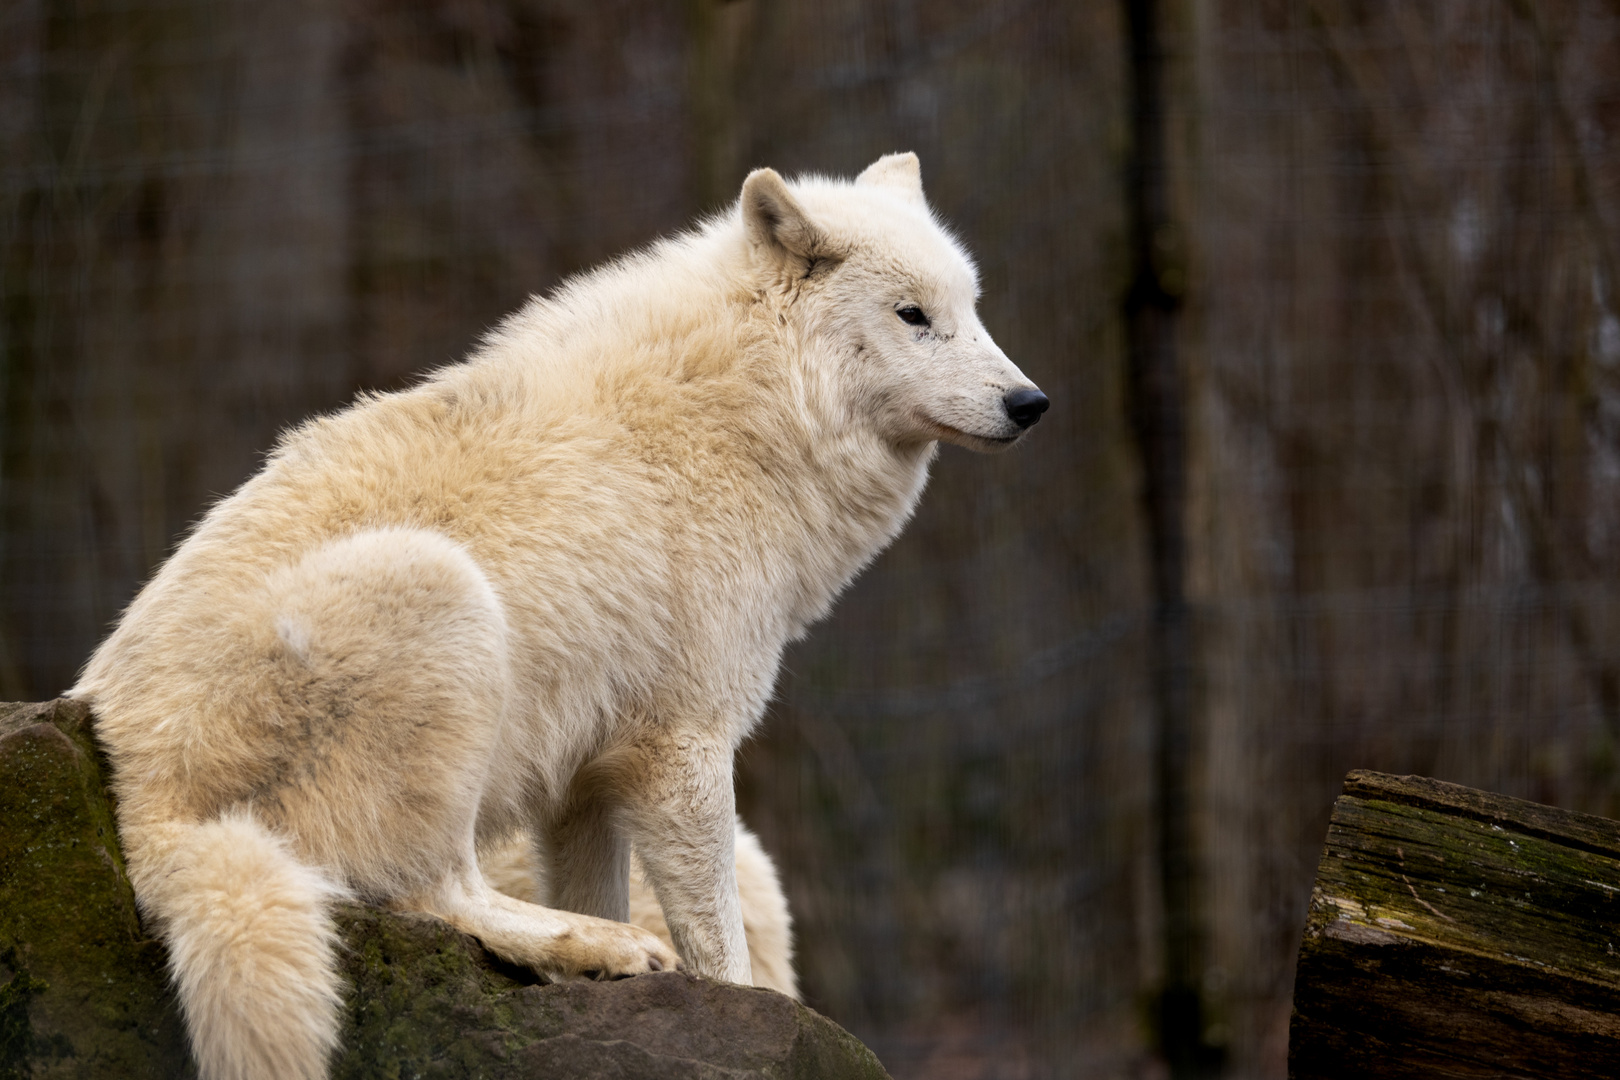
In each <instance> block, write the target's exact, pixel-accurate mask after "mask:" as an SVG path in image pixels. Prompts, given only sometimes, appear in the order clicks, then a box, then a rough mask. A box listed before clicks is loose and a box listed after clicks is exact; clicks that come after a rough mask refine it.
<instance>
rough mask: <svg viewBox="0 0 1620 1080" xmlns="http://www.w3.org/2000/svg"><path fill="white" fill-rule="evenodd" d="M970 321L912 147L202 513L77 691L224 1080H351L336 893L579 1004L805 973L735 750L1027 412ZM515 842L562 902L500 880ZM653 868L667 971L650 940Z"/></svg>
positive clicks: (286, 445) (202, 1058)
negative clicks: (781, 960)
mask: <svg viewBox="0 0 1620 1080" xmlns="http://www.w3.org/2000/svg"><path fill="white" fill-rule="evenodd" d="M975 294H976V284H975V276H974V270H973V267H972V264H971V263H970V262H969V260H968V258H967V256H966V255H965V254H964V253H963V252H962V250H961V248H960V247H959V246H958V245H957V244H956V243H955V242H954V241H953V240H952V239H951V238H950V236H949V235H947V234H946V233H945V232H944V231H943V230H942V229H941V228H940V227H939V225H938V224H937V223H936V221H935V220H934V218H933V217H932V215H931V214H930V212H929V210H928V208H927V205H926V203H925V202H924V200H923V195H922V186H921V182H920V180H919V178H918V171H917V163H916V158H915V157H913V156H911V155H893V156H890V157H888V158H884V159H882V160H881V161H879V162H878V163H877V164H875V165H874V166H873V167H872V168H871V169H869V170H867V172H866V173H864V174H863V175H862V177H861V178H859V179H858V180H857V181H855V182H854V183H849V182H840V181H834V180H825V179H819V178H809V179H804V180H800V181H797V182H796V183H793V184H788V183H786V182H784V181H783V180H782V179H781V178H780V177H779V176H777V175H776V174H775V173H774V172H771V171H770V170H768V169H765V170H759V171H757V172H755V173H754V174H752V175H750V176H749V178H748V180H747V182H746V183H745V184H744V185H743V190H742V196H741V198H740V199H739V200H738V204H737V206H736V207H735V208H734V209H733V210H732V212H730V213H729V214H726V215H724V216H722V217H720V218H718V219H716V220H713V221H710V222H708V223H706V224H705V225H703V226H702V227H700V228H699V229H698V230H697V231H695V232H692V233H689V234H687V235H684V236H681V237H677V238H675V239H673V240H668V241H664V242H661V243H659V244H657V245H655V246H653V247H652V248H651V249H649V250H648V251H646V252H643V253H641V254H637V255H633V256H631V257H628V258H626V259H624V260H622V261H620V262H617V263H614V264H612V265H610V266H608V267H605V268H604V269H601V270H598V271H596V272H594V273H591V274H587V275H585V276H583V277H580V278H577V279H575V280H573V281H572V282H570V283H569V284H567V285H565V286H564V287H563V288H561V289H560V290H559V291H558V292H557V293H556V294H555V295H554V296H551V297H549V298H545V299H538V298H537V299H535V300H533V301H531V302H530V303H529V304H528V305H527V306H526V307H524V308H523V309H522V310H521V311H519V312H518V313H517V314H515V315H514V316H512V317H511V318H510V319H508V320H507V321H506V322H505V323H504V324H503V325H501V326H500V327H499V328H498V329H497V330H495V331H494V332H493V333H491V334H490V335H489V337H488V338H487V339H486V340H485V341H484V342H483V344H482V346H481V347H480V348H479V349H478V350H477V351H476V352H475V353H474V355H473V356H472V357H471V358H470V359H469V360H468V361H467V362H466V363H464V364H460V365H456V366H453V367H449V368H446V369H444V370H441V371H439V372H437V373H436V374H434V375H433V376H432V377H431V378H429V379H428V380H427V381H426V382H424V383H423V384H422V385H420V386H418V387H416V388H415V389H412V390H408V391H405V392H402V393H397V394H390V395H386V396H371V397H367V398H365V399H363V400H362V401H360V402H358V403H357V404H355V405H354V406H353V407H351V408H349V409H347V410H345V411H343V412H341V413H338V414H336V415H333V416H328V417H323V418H319V419H316V420H312V421H310V422H308V423H306V424H304V425H303V426H302V427H300V428H298V429H297V430H295V431H293V432H291V433H289V434H288V435H287V436H286V437H285V438H284V439H283V440H282V442H281V444H280V445H279V446H278V447H277V449H276V451H275V453H274V454H273V455H271V457H270V459H269V461H268V463H267V464H266V466H265V468H264V470H263V471H262V472H260V473H259V474H258V475H257V476H255V477H254V478H253V479H251V480H249V481H248V482H247V483H246V484H244V485H243V486H242V487H241V489H239V490H238V491H237V492H236V493H235V494H233V495H232V496H230V497H229V498H227V499H225V500H224V501H222V502H220V503H219V504H218V505H217V506H215V507H214V508H213V509H212V510H211V511H210V512H209V514H208V515H207V516H206V517H205V518H204V519H203V521H202V522H201V524H199V525H198V527H197V529H196V531H195V532H194V533H193V534H192V535H191V537H190V538H189V539H188V540H187V541H186V542H185V543H184V544H183V545H182V546H181V547H180V549H179V550H178V551H177V552H176V553H175V555H174V557H173V558H171V559H170V560H169V561H168V563H167V564H166V565H164V566H163V568H162V569H161V570H159V572H158V573H157V575H156V576H155V577H154V578H153V580H152V581H151V582H150V583H149V584H148V585H147V586H146V588H145V589H144V590H142V592H141V594H140V595H139V596H138V597H136V599H135V601H134V603H133V604H131V605H130V608H129V610H128V611H127V612H126V613H125V615H124V618H123V620H122V622H121V623H120V625H119V626H118V627H117V629H116V630H115V631H114V632H113V634H112V635H111V637H109V638H108V640H107V641H106V642H105V643H104V644H103V645H102V646H101V647H100V648H99V649H98V650H97V651H96V653H95V655H94V656H93V657H92V658H91V660H90V662H89V664H88V665H87V667H86V669H85V671H84V674H83V677H82V679H81V680H80V682H79V684H78V686H77V687H75V689H74V691H73V693H74V694H75V695H76V696H78V697H80V698H83V699H85V700H88V701H90V702H91V703H92V704H93V705H94V706H95V710H96V714H97V717H98V725H99V731H100V734H101V737H102V739H103V741H104V742H105V744H106V746H107V748H108V750H109V753H110V755H111V758H112V762H113V767H114V784H115V786H116V790H117V794H118V797H119V802H118V814H119V828H120V833H121V836H122V838H123V842H124V847H125V852H126V855H127V857H128V860H129V865H130V867H131V872H132V876H133V879H134V883H135V889H136V895H137V897H138V898H139V900H140V902H141V904H142V906H143V910H144V911H145V912H146V913H147V915H148V916H149V918H150V919H151V920H152V922H153V925H154V926H155V927H156V928H157V929H158V931H159V932H160V933H161V934H163V935H164V937H165V938H166V939H167V940H168V942H169V945H170V950H171V956H172V963H173V967H174V972H175V977H176V980H177V982H178V984H179V987H180V992H181V996H182V1002H183V1006H184V1009H185V1013H186V1017H187V1021H188V1024H189V1026H190V1030H191V1036H192V1041H193V1045H194V1047H195V1049H196V1052H197V1057H198V1060H199V1063H200V1065H201V1069H202V1073H203V1076H204V1077H205V1078H207V1080H221V1078H242V1080H248V1078H253V1080H259V1078H268V1077H280V1078H309V1077H320V1076H324V1075H325V1072H326V1067H325V1060H326V1057H327V1055H328V1051H329V1049H330V1047H331V1046H332V1044H333V1040H334V1032H335V1030H336V1022H337V1021H336V1010H335V1006H334V1003H335V1002H336V1001H337V1000H338V999H339V997H340V993H341V986H340V984H339V981H338V979H337V977H336V976H335V974H334V964H333V948H334V946H333V943H332V930H331V923H330V920H329V918H328V916H327V914H326V911H327V907H328V905H329V903H330V902H331V900H332V899H333V898H334V897H336V896H338V895H343V894H348V895H353V896H357V897H359V898H362V899H366V900H369V901H371V902H376V903H383V904H388V905H392V906H394V907H396V908H399V909H403V910H414V911H422V912H428V913H431V914H435V915H438V916H441V917H442V918H444V919H446V920H447V921H449V922H450V923H452V924H453V925H455V926H457V927H460V928H462V929H464V930H466V931H467V932H469V933H472V934H474V935H476V936H478V937H479V938H480V939H481V940H482V941H483V943H484V944H485V946H486V947H488V948H489V949H490V950H492V951H493V952H495V953H497V954H498V955H500V956H502V957H504V958H506V959H507V960H509V961H512V962H515V963H520V964H527V965H530V966H532V967H533V968H534V969H535V970H537V971H539V972H541V973H542V974H544V975H547V976H549V977H551V978H558V979H567V978H582V977H596V978H603V977H616V976H620V975H629V974H634V973H637V972H642V971H648V970H657V969H659V968H662V967H668V966H671V965H674V964H676V963H677V962H678V961H679V960H684V962H685V964H686V966H687V967H688V968H690V969H693V970H696V971H697V972H699V973H701V974H704V975H708V976H712V977H716V978H722V979H729V980H732V981H736V982H747V981H749V980H750V979H751V978H752V977H755V976H757V975H761V974H763V975H764V976H765V977H768V978H779V976H777V975H771V974H770V973H756V972H753V971H751V963H750V959H749V948H748V942H747V939H746V933H745V929H744V920H743V915H742V910H743V907H742V903H741V902H740V900H739V895H738V885H737V877H738V874H737V866H738V858H737V855H738V850H739V847H741V849H742V850H743V851H744V861H746V857H747V856H746V852H747V848H748V845H747V842H746V841H745V842H743V843H742V844H741V845H739V842H738V840H737V832H736V825H735V819H734V811H733V798H732V778H731V767H732V757H733V753H734V751H735V749H736V747H737V745H738V743H739V742H740V740H741V739H742V738H743V737H744V736H745V735H746V734H747V733H748V731H749V730H750V728H751V727H752V726H753V725H754V723H755V722H756V721H757V720H758V718H759V716H760V714H761V712H762V711H763V709H764V706H765V702H766V699H767V697H768V696H769V694H770V692H771V686H772V683H773V681H774V679H775V676H776V671H777V666H778V662H779V658H780V655H781V651H782V649H783V647H784V645H785V644H786V643H787V642H788V641H789V640H791V639H793V638H794V637H796V636H798V635H800V634H802V633H803V632H804V630H805V628H806V627H807V626H808V625H809V624H810V623H811V622H813V621H814V620H816V619H818V618H820V617H821V616H822V615H823V614H824V613H825V612H826V611H827V609H828V606H829V605H830V604H831V602H832V600H833V598H834V597H835V596H836V595H837V593H838V592H839V590H841V589H842V588H843V587H844V586H845V585H846V584H847V583H848V582H849V580H850V579H851V578H852V577H853V576H854V575H855V574H856V573H857V572H858V571H859V570H860V569H861V567H863V566H864V565H865V564H866V563H867V562H868V561H869V560H870V559H871V558H872V557H873V556H874V555H875V554H876V553H877V552H878V551H879V550H881V549H882V548H883V547H884V546H885V545H886V544H887V543H888V542H889V541H890V540H891V539H892V538H893V537H894V536H895V534H896V533H897V532H898V531H899V530H900V528H901V526H902V525H903V524H904V522H905V521H906V519H907V518H908V517H909V516H910V514H911V512H912V510H913V508H914V507H915V505H916V502H917V499H918V497H919V496H920V494H921V492H922V488H923V484H924V482H925V480H926V478H927V472H928V466H929V463H930V462H931V461H932V459H933V457H934V453H935V446H936V440H938V439H941V438H945V439H951V440H953V441H956V442H960V443H962V444H964V445H967V446H971V447H976V448H979V449H995V448H998V447H1001V446H1006V445H1009V444H1010V443H1011V442H1013V441H1014V440H1016V438H1017V437H1018V436H1019V434H1020V430H1019V428H1018V426H1017V425H1016V424H1015V423H1013V422H1012V421H1011V420H1010V418H1009V417H1008V415H1007V412H1006V409H1005V407H1004V406H1003V402H1002V398H1003V395H1004V394H1005V393H1006V392H1007V391H1009V390H1012V389H1017V388H1026V387H1029V385H1030V384H1029V382H1028V380H1026V379H1025V378H1024V377H1023V376H1022V375H1021V374H1020V373H1019V371H1018V369H1017V368H1016V367H1014V366H1013V365H1012V364H1011V363H1010V362H1009V361H1008V360H1007V358H1006V357H1005V356H1004V355H1003V354H1002V353H1001V352H1000V350H998V349H997V348H996V346H995V344H994V343H993V342H992V341H991V340H990V337H989V335H988V334H986V333H985V331H984V329H983V328H982V327H981V326H980V324H979V321H978V318H977V316H976V315H975V313H974V300H975ZM909 307H918V308H919V309H921V310H923V311H926V313H927V315H928V319H929V320H930V324H929V325H928V326H915V325H911V324H909V323H907V322H906V321H904V320H903V319H902V318H901V317H899V315H898V313H900V312H903V311H906V310H907V309H908V308H909ZM519 829H527V830H529V831H530V834H531V835H532V837H533V838H534V840H535V842H536V843H537V845H538V847H539V849H540V851H541V854H542V856H543V861H544V863H545V865H546V886H545V888H546V894H545V895H546V897H547V899H548V902H549V903H548V906H541V905H539V904H537V903H534V902H532V901H525V900H522V899H518V898H514V897H512V896H509V895H507V894H505V893H502V892H500V891H498V890H496V889H494V888H492V887H491V886H490V884H489V882H488V881H487V880H486V878H485V877H484V875H483V873H482V872H481V871H480V870H479V866H478V861H477V851H478V848H479V846H480V845H481V844H482V845H485V846H488V845H489V844H491V843H495V842H499V841H500V840H502V839H503V838H505V837H508V836H510V835H511V834H512V833H513V832H515V831H517V830H519ZM632 848H633V849H634V850H635V852H636V854H637V855H638V856H639V858H640V864H641V866H642V867H643V869H644V871H645V876H646V880H647V881H648V883H649V884H650V885H651V887H652V889H653V890H654V891H655V892H656V894H657V898H658V900H659V902H660V905H661V907H662V914H663V917H664V919H665V920H666V922H667V927H668V932H669V942H667V943H666V942H665V941H663V940H660V938H659V936H658V935H656V934H654V933H651V932H648V931H647V930H645V929H642V928H640V927H636V926H632V925H630V924H628V923H627V922H625V921H624V920H626V919H627V918H628V916H629V915H630V907H631V905H630V891H629V881H630V853H631V850H632ZM772 881H773V883H774V877H773V878H772ZM776 899H777V900H778V901H779V899H780V891H779V890H776ZM773 903H775V901H773ZM779 914H780V917H781V926H782V932H783V933H784V934H785V933H786V921H785V920H786V912H785V906H783V907H782V909H781V911H780V912H779ZM671 945H673V948H672V947H671ZM677 954H679V955H678V956H677ZM784 955H785V954H784ZM789 985H791V984H789Z"/></svg>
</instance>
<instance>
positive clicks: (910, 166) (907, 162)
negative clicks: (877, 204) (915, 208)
mask: <svg viewBox="0 0 1620 1080" xmlns="http://www.w3.org/2000/svg"><path fill="white" fill-rule="evenodd" d="M855 182H856V183H857V184H868V185H870V186H872V187H886V188H888V189H889V190H891V191H894V192H897V193H899V194H901V195H904V196H905V197H906V198H908V199H910V200H911V201H912V202H914V203H917V204H918V205H920V206H922V205H927V204H926V203H925V202H924V200H923V189H922V162H920V161H918V160H917V155H916V154H913V153H912V152H911V151H909V150H907V151H906V152H905V153H903V154H884V155H883V156H882V157H880V158H878V159H877V160H876V161H874V162H872V164H870V165H868V166H867V167H866V171H865V172H863V173H861V175H859V176H857V177H856V178H855Z"/></svg>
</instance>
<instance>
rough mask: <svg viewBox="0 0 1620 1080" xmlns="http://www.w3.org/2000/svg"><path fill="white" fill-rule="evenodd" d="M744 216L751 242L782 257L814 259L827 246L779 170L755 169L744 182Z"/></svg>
mask: <svg viewBox="0 0 1620 1080" xmlns="http://www.w3.org/2000/svg"><path fill="white" fill-rule="evenodd" d="M742 216H743V225H744V227H746V228H747V230H748V240H749V242H750V243H751V244H753V245H754V247H756V248H760V249H764V250H767V251H773V252H775V253H776V254H777V255H778V256H780V255H783V254H786V255H796V256H798V257H799V258H801V259H814V258H816V257H817V256H818V255H820V254H821V249H822V248H824V247H825V246H826V236H825V235H824V234H823V233H822V231H821V230H820V229H819V228H817V227H816V223H815V222H813V221H811V220H810V218H809V216H808V215H807V214H805V212H804V207H802V206H800V205H799V200H797V199H795V198H794V197H793V192H791V191H789V190H788V186H787V184H786V183H784V182H783V180H782V178H781V177H780V176H779V175H777V172H776V170H775V169H755V170H754V171H753V172H751V173H749V174H748V179H746V180H744V181H743V186H742Z"/></svg>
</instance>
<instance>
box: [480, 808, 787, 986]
mask: <svg viewBox="0 0 1620 1080" xmlns="http://www.w3.org/2000/svg"><path fill="white" fill-rule="evenodd" d="M736 856H737V896H738V898H739V900H741V902H742V917H743V935H744V936H745V937H746V938H747V939H748V959H749V961H750V963H751V964H752V966H753V971H754V985H755V986H765V987H769V988H770V989H772V990H775V991H777V992H778V993H782V994H786V995H787V996H788V997H790V998H793V999H795V1000H797V999H798V997H799V979H798V976H797V975H796V974H795V973H794V971H793V917H792V916H791V915H790V914H789V913H788V905H787V897H786V896H784V895H783V894H782V885H781V882H780V881H778V880H777V877H776V867H775V865H774V864H773V863H772V862H771V857H770V856H769V855H767V854H765V849H764V848H763V847H761V846H760V843H759V838H758V837H756V836H755V835H754V834H753V833H752V832H750V831H749V830H748V829H747V827H745V826H744V825H743V823H742V822H741V821H738V822H737V838H736ZM478 865H479V868H480V869H482V870H483V872H484V880H486V881H488V882H489V883H490V885H491V886H492V887H493V888H496V889H499V890H500V891H501V892H503V893H505V894H506V895H508V896H515V897H517V898H518V899H519V900H527V901H529V902H530V903H533V904H541V903H544V902H545V897H546V869H545V866H544V864H543V863H541V861H540V860H539V858H537V856H536V852H535V849H534V841H533V839H532V838H531V837H530V836H529V835H528V834H527V833H526V832H518V833H514V834H513V835H512V836H511V837H509V838H508V839H507V840H506V841H505V842H503V843H499V844H495V845H493V846H491V847H489V848H487V849H485V850H484V851H482V852H480V853H479V856H478ZM630 922H631V924H632V925H635V926H639V927H641V928H642V929H643V930H648V931H650V932H652V933H654V934H657V935H658V937H659V939H660V940H662V941H664V942H665V943H667V944H669V945H670V947H671V948H673V947H674V944H675V942H674V939H673V938H672V937H671V936H670V933H669V924H668V922H666V921H665V919H664V909H663V908H662V907H660V906H659V904H658V897H657V896H656V895H655V894H654V893H653V888H652V885H650V884H649V883H648V881H647V874H646V871H644V870H643V869H642V868H641V860H640V859H638V858H636V856H635V854H634V852H632V853H631V856H630Z"/></svg>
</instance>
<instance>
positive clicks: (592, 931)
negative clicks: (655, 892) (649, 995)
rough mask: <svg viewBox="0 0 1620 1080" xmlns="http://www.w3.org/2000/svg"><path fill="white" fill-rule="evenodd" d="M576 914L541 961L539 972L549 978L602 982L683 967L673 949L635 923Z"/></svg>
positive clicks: (560, 980) (552, 979)
mask: <svg viewBox="0 0 1620 1080" xmlns="http://www.w3.org/2000/svg"><path fill="white" fill-rule="evenodd" d="M577 918H578V919H579V922H578V924H576V925H575V926H574V927H572V928H570V929H569V930H568V931H567V932H566V933H564V934H563V935H561V936H560V937H559V938H558V939H557V946H556V951H555V953H554V954H553V955H552V956H551V957H549V958H548V959H549V960H550V961H551V962H550V963H548V964H545V965H543V970H542V971H541V974H543V975H545V976H546V977H548V978H549V979H551V981H553V982H576V981H580V980H586V979H589V980H595V981H598V982H603V981H606V980H608V979H626V978H629V977H630V976H631V975H641V974H644V973H645V972H649V971H678V970H680V969H681V968H682V967H684V965H683V964H682V963H681V958H680V957H679V956H678V955H677V954H676V952H675V950H674V949H672V948H670V947H669V946H668V945H667V944H665V943H664V942H663V941H661V940H660V939H659V938H658V937H656V936H655V935H653V934H650V933H648V932H647V931H645V930H643V929H641V927H639V926H631V925H630V924H629V923H619V922H610V921H609V920H607V919H593V918H590V917H588V916H584V915H581V916H577Z"/></svg>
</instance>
